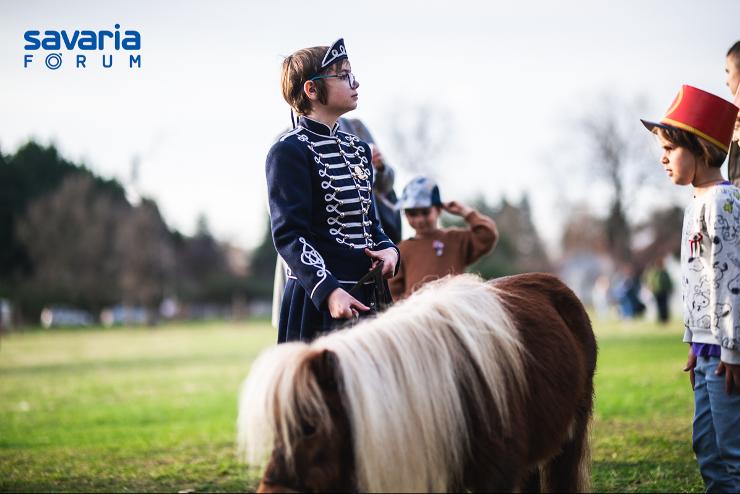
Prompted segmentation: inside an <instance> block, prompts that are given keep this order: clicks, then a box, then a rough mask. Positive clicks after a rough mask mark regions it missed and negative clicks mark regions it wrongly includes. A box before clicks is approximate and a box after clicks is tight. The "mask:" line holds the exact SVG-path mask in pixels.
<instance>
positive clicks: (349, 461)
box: [237, 273, 597, 492]
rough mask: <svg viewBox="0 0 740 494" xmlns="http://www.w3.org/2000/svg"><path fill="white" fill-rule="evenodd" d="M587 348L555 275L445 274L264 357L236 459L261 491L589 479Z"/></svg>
mask: <svg viewBox="0 0 740 494" xmlns="http://www.w3.org/2000/svg"><path fill="white" fill-rule="evenodd" d="M596 354H597V346H596V340H595V337H594V334H593V331H592V328H591V323H590V320H589V318H588V315H587V314H586V312H585V310H584V308H583V306H582V304H581V303H580V301H579V300H578V298H577V297H576V296H575V294H574V293H573V292H572V291H571V290H570V289H569V288H568V287H567V286H565V285H564V284H563V283H562V282H561V281H560V280H559V279H558V278H556V277H554V276H551V275H548V274H544V273H530V274H523V275H517V276H510V277H506V278H500V279H497V280H495V281H493V282H485V281H483V280H482V279H481V278H479V277H477V276H474V275H460V276H455V277H447V278H443V279H441V280H438V281H435V282H432V283H429V284H427V285H425V286H424V287H423V288H422V289H420V290H419V291H417V292H416V293H415V294H413V295H412V296H411V297H409V298H407V299H406V300H404V301H402V302H400V303H397V304H395V305H394V306H392V307H391V308H390V309H388V310H387V311H386V312H384V313H382V314H380V315H379V316H377V317H375V318H368V319H366V320H364V321H362V322H360V323H358V324H357V325H356V326H354V327H352V328H351V329H343V330H340V331H336V332H333V333H329V334H327V335H324V336H322V337H320V338H318V339H316V340H314V341H313V342H311V343H302V342H300V343H286V344H281V345H277V346H275V347H273V348H270V349H268V350H266V351H264V352H263V353H262V354H260V356H259V357H258V358H257V360H256V361H255V362H254V364H253V366H252V368H251V369H250V372H249V375H248V377H247V379H246V380H245V381H244V383H243V385H242V388H241V394H240V399H239V414H238V419H237V443H238V451H239V455H240V457H241V459H242V460H244V461H246V462H247V463H249V464H251V465H253V466H257V467H261V468H262V469H263V470H262V472H263V474H262V478H261V482H260V484H259V487H258V492H297V491H302V492H311V491H314V492H318V491H333V492H337V491H347V492H350V491H359V492H430V491H431V492H448V491H462V490H468V491H474V492H477V491H496V492H507V491H508V492H511V491H516V490H524V491H540V490H546V491H554V492H573V491H585V490H587V489H588V488H589V478H590V473H589V462H590V458H589V448H588V435H589V424H590V420H591V415H592V407H593V376H594V371H595V367H596Z"/></svg>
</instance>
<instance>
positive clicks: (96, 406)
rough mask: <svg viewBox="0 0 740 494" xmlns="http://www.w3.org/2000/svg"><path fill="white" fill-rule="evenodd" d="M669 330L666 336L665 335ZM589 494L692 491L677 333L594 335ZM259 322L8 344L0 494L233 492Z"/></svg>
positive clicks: (686, 392) (34, 334)
mask: <svg viewBox="0 0 740 494" xmlns="http://www.w3.org/2000/svg"><path fill="white" fill-rule="evenodd" d="M674 326H675V325H674ZM597 332H598V335H599V345H600V354H599V367H598V375H597V381H596V393H597V399H596V419H595V421H594V425H593V430H592V438H593V439H592V457H593V468H592V472H593V478H594V484H593V487H594V489H595V490H598V491H629V492H646V491H678V492H681V491H683V492H687V491H692V492H699V491H702V489H703V486H702V482H701V478H700V477H699V474H698V471H697V467H696V462H695V460H694V457H693V453H692V451H691V442H690V436H691V433H690V427H691V426H690V424H691V413H692V401H691V391H690V389H689V385H688V379H687V377H686V375H685V374H684V373H682V372H681V367H682V365H683V363H684V362H685V355H686V347H685V345H684V344H682V343H681V342H680V340H681V338H680V333H679V332H678V330H677V329H676V328H673V329H671V330H667V329H660V328H657V327H656V326H654V325H652V324H649V323H636V324H629V325H620V324H618V323H604V324H599V325H598V330H597ZM274 339H275V334H274V331H273V330H272V329H271V328H270V327H269V325H268V324H267V323H264V322H250V323H233V324H231V323H213V324H201V325H180V326H169V327H161V328H157V329H153V330H152V329H147V328H138V329H112V330H50V331H42V330H38V331H31V332H24V333H11V334H10V335H8V336H6V337H4V338H3V340H2V342H0V398H1V399H0V491H152V492H157V491H159V492H163V491H180V490H195V491H198V492H201V491H231V492H233V491H244V490H248V489H252V488H254V485H255V479H254V478H253V477H250V475H249V474H248V472H247V470H246V469H245V468H244V467H243V466H242V465H240V464H239V463H238V462H237V461H236V459H235V455H234V433H235V432H234V424H235V420H236V411H237V408H236V407H237V392H238V387H239V383H240V382H241V380H242V379H243V378H244V376H245V375H246V374H247V372H248V370H249V364H250V362H251V361H252V360H253V359H254V357H255V355H256V354H257V353H258V352H259V350H260V349H261V348H264V347H265V346H267V345H270V344H272V343H273V341H274Z"/></svg>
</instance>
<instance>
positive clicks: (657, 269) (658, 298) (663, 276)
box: [645, 259, 673, 324]
mask: <svg viewBox="0 0 740 494" xmlns="http://www.w3.org/2000/svg"><path fill="white" fill-rule="evenodd" d="M645 282H646V284H647V286H648V288H649V289H650V291H651V292H652V294H653V297H654V298H655V306H656V307H657V309H658V322H659V323H661V324H666V323H667V322H668V320H669V319H670V312H669V308H668V301H669V299H670V297H671V293H673V282H672V281H671V275H669V274H668V271H667V270H666V268H665V265H664V264H663V259H658V260H657V261H655V265H654V266H653V267H652V269H650V270H649V271H648V272H647V273H646V275H645Z"/></svg>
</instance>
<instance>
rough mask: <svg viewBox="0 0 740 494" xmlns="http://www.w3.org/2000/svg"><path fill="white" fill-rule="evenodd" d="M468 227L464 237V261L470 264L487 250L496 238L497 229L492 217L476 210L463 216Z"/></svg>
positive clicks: (489, 249) (488, 250)
mask: <svg viewBox="0 0 740 494" xmlns="http://www.w3.org/2000/svg"><path fill="white" fill-rule="evenodd" d="M465 221H466V222H467V223H468V226H469V227H470V230H469V233H468V235H467V239H466V244H467V245H466V247H465V263H466V264H472V263H474V262H475V261H477V260H478V259H480V258H481V257H483V256H484V255H486V254H487V253H488V252H490V251H491V249H492V248H493V246H494V245H495V244H496V241H497V240H498V229H497V228H496V223H495V222H494V221H493V219H491V218H489V217H488V216H485V215H483V214H481V213H479V212H478V211H475V210H473V211H471V212H470V213H468V214H467V216H465Z"/></svg>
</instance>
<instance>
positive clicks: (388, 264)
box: [365, 247, 398, 278]
mask: <svg viewBox="0 0 740 494" xmlns="http://www.w3.org/2000/svg"><path fill="white" fill-rule="evenodd" d="M365 254H366V255H367V256H369V257H370V258H371V259H372V260H373V265H372V267H373V268H374V267H375V266H376V265H377V264H378V262H379V261H383V278H392V277H393V273H395V272H396V264H398V252H396V249H394V248H392V247H388V248H387V249H383V250H378V251H372V250H370V249H365Z"/></svg>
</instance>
